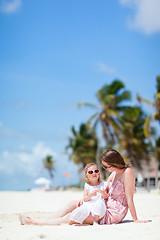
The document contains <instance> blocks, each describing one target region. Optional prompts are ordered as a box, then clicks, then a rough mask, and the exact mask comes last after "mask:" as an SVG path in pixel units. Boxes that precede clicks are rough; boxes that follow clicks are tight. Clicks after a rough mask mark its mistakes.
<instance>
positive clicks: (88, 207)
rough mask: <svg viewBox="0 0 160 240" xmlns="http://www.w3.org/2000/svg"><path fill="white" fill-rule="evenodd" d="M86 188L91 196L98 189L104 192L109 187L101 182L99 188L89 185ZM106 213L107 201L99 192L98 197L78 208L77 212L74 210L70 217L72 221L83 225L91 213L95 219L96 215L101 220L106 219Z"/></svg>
mask: <svg viewBox="0 0 160 240" xmlns="http://www.w3.org/2000/svg"><path fill="white" fill-rule="evenodd" d="M84 187H85V188H86V189H87V190H88V193H89V194H90V193H91V192H93V191H94V190H96V189H101V190H102V191H104V190H105V189H106V187H107V186H106V184H105V183H104V182H101V183H100V184H99V185H97V186H90V185H89V184H87V183H85V185H84ZM105 212H106V205H105V201H104V199H103V198H102V196H101V193H99V192H98V193H97V195H96V196H93V197H92V198H91V200H90V201H88V202H83V204H82V205H81V206H80V207H77V208H76V209H75V210H73V212H72V213H71V216H70V220H72V221H74V222H77V223H81V224H82V223H83V221H84V220H85V219H86V218H87V217H88V216H89V214H90V213H91V214H92V216H93V217H95V215H98V216H99V217H100V218H102V217H104V215H105Z"/></svg>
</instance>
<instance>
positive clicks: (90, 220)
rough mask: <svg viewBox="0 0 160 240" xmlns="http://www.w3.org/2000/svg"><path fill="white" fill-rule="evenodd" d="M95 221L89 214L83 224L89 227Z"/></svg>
mask: <svg viewBox="0 0 160 240" xmlns="http://www.w3.org/2000/svg"><path fill="white" fill-rule="evenodd" d="M94 221H95V219H94V217H93V216H92V214H90V215H89V216H88V217H87V218H86V219H85V220H84V222H83V224H90V225H93V223H94Z"/></svg>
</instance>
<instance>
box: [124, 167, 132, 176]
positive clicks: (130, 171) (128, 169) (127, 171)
mask: <svg viewBox="0 0 160 240" xmlns="http://www.w3.org/2000/svg"><path fill="white" fill-rule="evenodd" d="M124 174H125V175H134V173H133V170H132V168H131V167H127V168H126V169H125V170H124Z"/></svg>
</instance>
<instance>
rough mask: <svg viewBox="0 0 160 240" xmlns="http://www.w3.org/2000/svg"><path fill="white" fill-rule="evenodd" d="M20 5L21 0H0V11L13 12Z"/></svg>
mask: <svg viewBox="0 0 160 240" xmlns="http://www.w3.org/2000/svg"><path fill="white" fill-rule="evenodd" d="M20 6H21V0H12V1H9V0H2V1H1V3H0V11H1V12H3V13H14V12H17V10H18V9H19V8H20Z"/></svg>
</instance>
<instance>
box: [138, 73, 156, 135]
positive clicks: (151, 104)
mask: <svg viewBox="0 0 160 240" xmlns="http://www.w3.org/2000/svg"><path fill="white" fill-rule="evenodd" d="M156 82H157V83H156V90H157V92H156V94H155V96H154V102H152V101H150V100H148V99H145V98H142V97H140V96H139V95H137V100H138V101H139V102H140V103H141V102H144V103H147V104H148V105H149V106H151V107H153V108H154V109H155V112H154V114H149V115H148V117H147V118H146V128H145V134H146V137H147V138H149V137H150V124H151V121H153V120H155V121H157V122H158V123H159V124H160V75H158V76H157V78H156Z"/></svg>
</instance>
